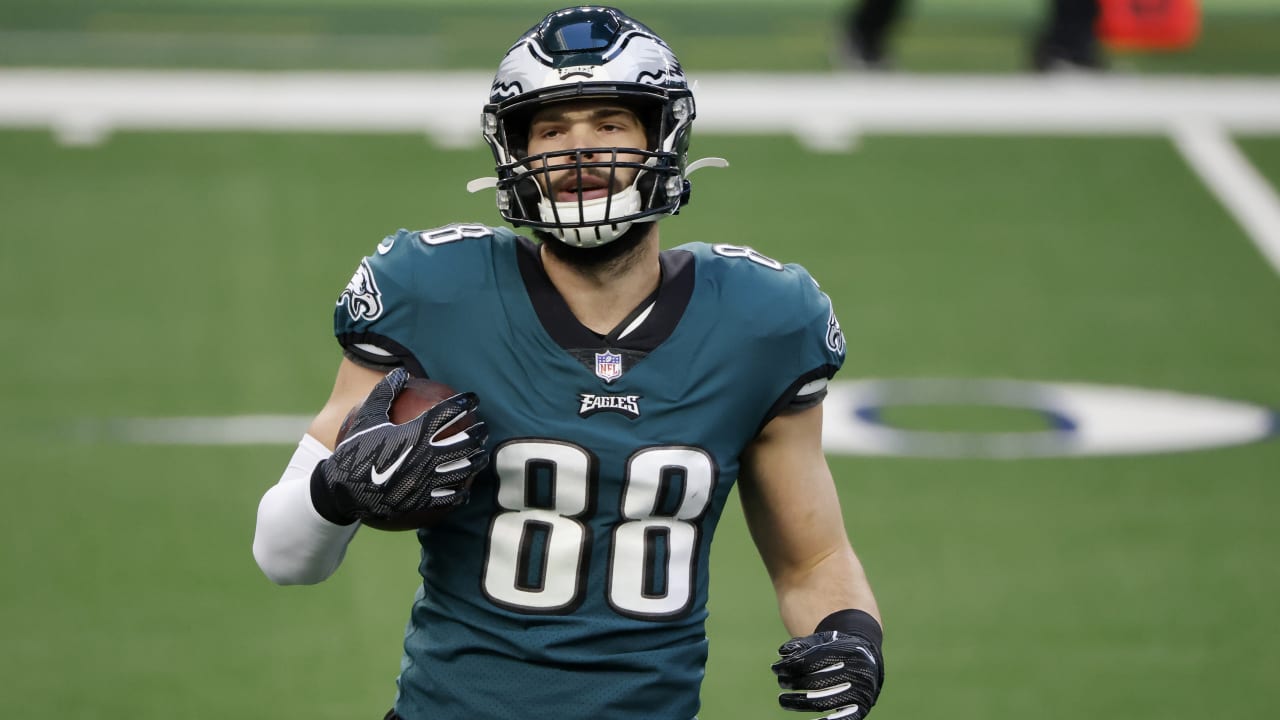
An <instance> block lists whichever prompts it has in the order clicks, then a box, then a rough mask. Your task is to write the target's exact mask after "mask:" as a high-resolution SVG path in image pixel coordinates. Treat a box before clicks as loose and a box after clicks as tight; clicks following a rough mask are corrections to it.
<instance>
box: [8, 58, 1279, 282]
mask: <svg viewBox="0 0 1280 720" xmlns="http://www.w3.org/2000/svg"><path fill="white" fill-rule="evenodd" d="M693 79H694V82H695V85H696V89H697V93H698V131H699V132H701V133H713V134H714V133H721V134H774V133H782V134H792V135H795V136H796V137H798V138H799V139H800V141H801V142H802V143H803V144H805V145H806V146H808V147H809V148H811V149H813V150H815V151H824V152H842V151H848V150H849V149H851V148H853V147H854V146H856V144H857V138H858V136H859V135H860V134H862V133H866V132H882V133H893V134H1077V135H1078V134H1103V135H1116V134H1166V133H1168V134H1172V135H1173V137H1174V139H1175V142H1176V143H1177V145H1178V147H1179V149H1180V150H1181V151H1182V152H1183V154H1184V155H1185V156H1186V157H1187V159H1188V161H1189V162H1190V163H1191V165H1192V167H1193V168H1194V169H1195V170H1196V172H1197V173H1199V174H1200V175H1201V177H1203V178H1204V180H1205V182H1206V183H1208V185H1209V187H1210V188H1211V190H1212V191H1213V192H1214V193H1215V194H1216V195H1217V196H1218V197H1219V199H1220V200H1221V202H1222V203H1223V205H1224V206H1225V207H1226V208H1227V209H1228V210H1229V211H1230V212H1231V214H1232V215H1233V216H1234V217H1235V218H1236V221H1237V222H1239V223H1240V225H1241V226H1242V227H1243V228H1244V230H1245V232H1246V234H1248V235H1249V237H1250V238H1251V239H1252V240H1253V241H1254V243H1256V244H1257V245H1258V247H1259V248H1260V249H1261V250H1262V252H1263V254H1264V255H1265V256H1266V258H1267V259H1268V260H1269V261H1270V262H1271V265H1272V267H1275V268H1276V269H1277V271H1280V239H1277V238H1278V236H1280V229H1278V227H1280V210H1278V209H1277V206H1278V204H1280V201H1277V200H1276V196H1275V192H1274V191H1273V190H1272V189H1271V188H1270V187H1269V186H1268V184H1267V182H1266V180H1265V179H1264V178H1262V176H1261V175H1260V174H1258V173H1257V171H1256V170H1254V169H1253V168H1252V167H1251V166H1250V165H1249V163H1248V160H1247V159H1246V158H1244V157H1243V156H1242V155H1241V154H1240V153H1239V151H1238V150H1236V149H1235V148H1234V147H1232V145H1231V143H1230V142H1229V141H1228V140H1227V139H1226V138H1225V136H1224V135H1223V133H1224V132H1231V133H1271V134H1275V133H1280V80H1277V79H1269V78H1258V77H1220V76H1215V77H1192V76H1182V77H1178V76H1172V77H1170V76H1160V77H1142V76H1126V75H1120V74H1114V73H1113V74H1103V75H1097V76H1093V75H1074V76H1052V75H1051V76H1037V75H1015V76H1004V75H1002V76H930V75H907V74H899V75H889V76H884V77H879V76H874V77H869V76H866V75H859V74H851V73H845V74H839V73H823V74H817V73H808V74H804V73H797V74H778V73H764V74H758V73H719V74H708V75H702V76H695V77H694V78H693ZM490 82H491V76H490V75H489V74H488V73H479V72H457V73H352V72H348V73H321V72H188V71H181V72H179V71H115V70H100V71H99V70H63V69H11V70H0V128H2V127H13V128H46V127H47V128H50V129H52V130H53V132H54V133H55V134H56V135H57V137H58V138H59V140H60V141H62V142H63V143H66V144H71V145H92V144H96V143H100V142H102V141H103V140H104V139H105V138H106V137H107V136H108V135H109V134H110V133H111V132H113V131H116V130H279V131H294V132H297V131H320V132H394V133H403V132H408V133H417V132H421V133H426V134H428V135H430V136H432V137H433V138H435V140H436V142H437V143H439V144H440V145H442V146H444V147H456V148H462V147H470V146H473V145H476V144H478V143H479V140H480V137H479V132H478V127H479V117H478V116H479V108H480V107H481V106H482V105H483V103H484V102H485V94H486V88H488V87H489V84H490Z"/></svg>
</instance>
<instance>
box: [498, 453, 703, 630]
mask: <svg viewBox="0 0 1280 720" xmlns="http://www.w3.org/2000/svg"><path fill="white" fill-rule="evenodd" d="M594 464H595V463H594V457H593V456H592V455H591V454H590V453H588V452H587V451H586V450H585V449H583V448H581V447H579V446H577V445H574V444H572V443H567V442H560V441H554V440H513V441H510V442H507V443H504V444H503V445H501V446H500V447H499V448H498V449H497V450H496V451H495V452H494V456H493V467H494V470H495V472H496V473H497V476H498V505H499V506H500V507H501V508H502V512H500V513H498V515H497V516H496V517H495V518H494V520H493V524H492V526H491V527H490V529H489V541H488V551H487V553H486V559H485V569H484V591H485V594H486V595H487V596H488V597H489V599H490V600H491V601H493V602H494V603H496V604H498V605H501V606H503V607H507V608H509V609H511V610H515V611H517V612H525V613H539V614H541V613H549V614H555V613H563V612H569V611H571V610H572V609H573V608H575V607H577V605H578V604H579V603H580V602H581V601H582V596H583V592H584V585H585V582H584V580H585V578H586V576H587V571H588V568H587V565H586V563H587V558H588V555H589V554H590V553H589V548H590V544H591V534H590V533H591V531H590V528H589V527H588V526H587V525H586V523H585V522H584V520H586V519H587V518H588V517H589V516H590V514H591V513H592V510H593V508H592V486H593V485H594V483H595V480H596V468H595V467H594ZM715 476H716V472H715V465H714V463H713V462H712V460H711V457H710V456H709V455H708V454H707V453H706V452H705V451H703V450H701V449H698V448H694V447H687V446H677V447H650V448H644V449H641V450H638V451H636V452H635V453H633V454H632V455H631V457H629V458H628V459H627V466H626V474H625V476H624V478H625V479H624V483H623V489H622V500H621V504H622V507H621V517H622V520H621V521H620V522H619V523H618V524H617V525H616V526H615V527H614V528H613V529H612V532H611V533H610V544H611V546H610V548H609V568H608V578H609V580H608V590H607V599H608V602H609V604H610V606H612V607H613V609H614V610H615V611H616V612H618V613H619V614H622V615H626V616H629V617H635V618H643V619H662V618H668V617H676V616H679V615H681V614H682V613H684V612H686V611H688V609H689V607H690V606H691V604H692V602H693V588H694V573H695V572H696V569H697V559H698V558H697V554H698V552H699V547H700V543H699V529H698V525H697V524H696V523H697V521H698V520H699V519H700V518H701V517H702V515H703V514H704V513H705V512H706V510H707V507H708V505H709V504H710V502H711V495H712V489H713V487H714V486H715V481H716V477H715Z"/></svg>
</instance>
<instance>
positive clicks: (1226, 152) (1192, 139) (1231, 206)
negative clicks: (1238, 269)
mask: <svg viewBox="0 0 1280 720" xmlns="http://www.w3.org/2000/svg"><path fill="white" fill-rule="evenodd" d="M1173 140H1174V143H1175V144H1176V145H1177V147H1178V150H1180V151H1181V152H1182V155H1183V157H1185V158H1186V159H1187V162H1188V163H1189V164H1190V165H1191V167H1192V168H1193V169H1194V170H1195V171H1196V173H1197V174H1198V175H1199V176H1200V177H1201V179H1203V180H1204V182H1205V184H1206V185H1208V186H1209V189H1210V190H1212V191H1213V194H1214V195H1216V196H1217V198H1218V201H1219V202H1221V203H1222V205H1223V206H1224V207H1226V208H1227V210H1229V211H1230V212H1231V215H1232V216H1233V217H1235V219H1236V222H1238V223H1240V226H1241V227H1242V228H1244V231H1245V233H1246V234H1247V235H1248V236H1249V238H1250V239H1251V240H1253V242H1254V244H1255V245H1257V246H1258V250H1259V251H1261V252H1262V255H1263V257H1265V258H1266V259H1267V261H1268V262H1270V263H1271V267H1272V268H1274V269H1275V271H1276V272H1277V273H1280V196H1277V195H1276V191H1275V188H1273V187H1272V186H1271V184H1270V183H1269V182H1267V179H1266V178H1265V177H1263V176H1262V174H1261V173H1259V172H1258V170H1257V169H1256V168H1254V166H1253V165H1252V164H1250V163H1249V159H1248V158H1246V157H1245V156H1244V153H1242V152H1240V149H1239V148H1238V147H1236V144H1235V142H1233V141H1232V139H1231V137H1230V135H1228V134H1227V133H1226V132H1225V131H1224V130H1223V129H1222V128H1221V127H1219V126H1217V125H1215V124H1213V123H1210V122H1201V121H1191V120H1189V121H1185V122H1181V123H1178V124H1177V125H1176V126H1175V127H1174V128H1173Z"/></svg>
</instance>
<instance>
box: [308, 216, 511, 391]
mask: <svg viewBox="0 0 1280 720" xmlns="http://www.w3.org/2000/svg"><path fill="white" fill-rule="evenodd" d="M491 235H493V229H491V228H487V227H485V226H480V225H450V226H446V227H444V228H440V229H437V230H428V231H408V230H400V231H398V232H396V233H395V234H393V235H388V236H387V237H385V238H383V240H382V242H380V243H379V244H378V246H377V248H376V249H375V250H374V252H373V254H371V255H369V256H368V257H365V258H364V259H363V260H361V261H360V264H359V265H358V266H357V267H356V270H355V273H354V274H353V275H352V276H351V280H350V281H349V282H348V283H347V286H346V287H345V288H344V289H343V290H342V293H341V294H340V295H339V296H338V301H337V304H336V306H335V307H334V312H333V332H334V335H335V336H336V337H337V340H338V343H339V344H340V345H342V349H343V352H344V353H345V355H346V356H347V357H348V358H350V359H351V360H352V361H354V362H356V363H357V364H360V365H364V366H366V367H372V368H376V369H390V368H393V367H397V366H401V365H403V366H405V367H406V368H408V369H409V371H410V372H411V373H413V374H414V375H418V376H424V377H425V376H426V375H427V373H426V371H425V369H424V365H423V363H424V360H425V359H424V358H420V357H417V355H416V354H415V351H414V349H413V348H419V349H420V348H422V347H423V343H424V342H427V343H429V342H430V340H431V339H432V337H433V326H434V322H433V319H434V318H438V317H439V315H440V314H441V313H446V312H451V311H453V308H457V307H458V306H459V305H460V304H461V303H465V301H466V299H467V295H468V294H469V293H471V292H475V291H476V290H477V289H478V288H480V287H482V286H483V285H485V278H486V277H487V276H488V271H487V266H488V263H487V260H488V255H487V253H488V249H487V248H488V246H489V243H487V242H484V240H485V239H488V237H489V236H491ZM469 240H474V241H470V242H463V241H469Z"/></svg>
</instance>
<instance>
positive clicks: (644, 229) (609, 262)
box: [533, 222, 657, 274]
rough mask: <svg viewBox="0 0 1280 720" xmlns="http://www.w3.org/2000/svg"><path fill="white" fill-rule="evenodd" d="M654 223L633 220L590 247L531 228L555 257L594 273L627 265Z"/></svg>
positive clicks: (609, 270) (584, 271)
mask: <svg viewBox="0 0 1280 720" xmlns="http://www.w3.org/2000/svg"><path fill="white" fill-rule="evenodd" d="M656 224H657V223H652V222H638V223H632V225H631V227H629V228H627V231H626V232H624V233H622V234H621V235H619V236H618V237H617V238H616V239H615V240H613V241H611V242H607V243H605V244H604V245H598V246H596V247H589V248H582V247H574V246H572V245H569V244H567V243H564V242H561V241H560V240H558V239H556V237H555V236H554V235H552V234H551V233H548V232H546V231H543V230H534V231H533V234H534V236H536V237H537V238H538V239H539V240H541V241H542V245H543V247H545V248H546V249H547V252H548V253H550V254H551V255H552V256H553V257H555V259H557V260H559V261H561V262H563V263H565V264H566V265H570V266H572V267H574V268H576V269H578V270H579V271H582V272H583V273H588V274H597V273H601V272H617V271H620V270H624V269H626V266H627V265H628V264H629V263H630V262H631V261H632V260H633V259H634V258H635V257H636V254H637V253H636V249H637V248H639V247H640V245H641V244H643V243H644V240H645V238H647V237H648V236H649V233H650V232H652V231H653V229H654V227H653V226H654V225H656Z"/></svg>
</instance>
